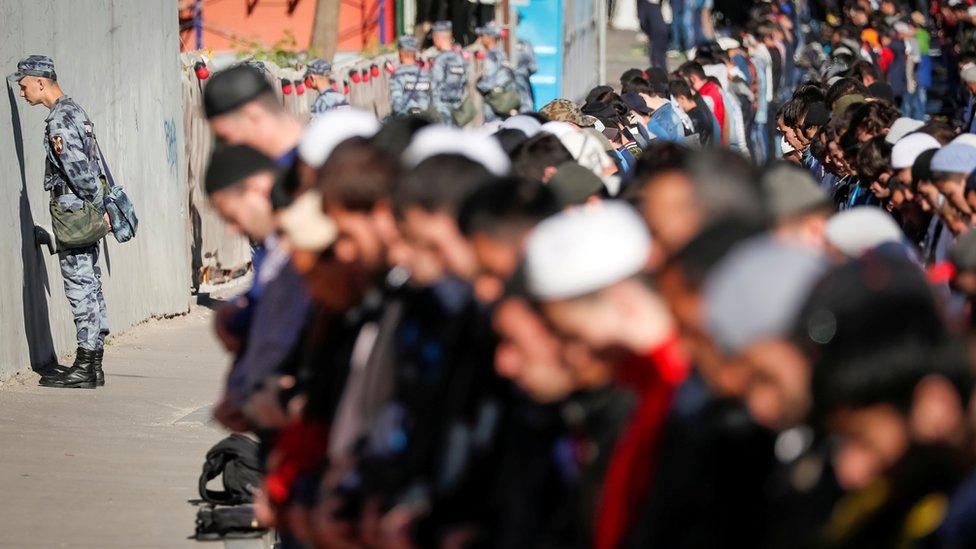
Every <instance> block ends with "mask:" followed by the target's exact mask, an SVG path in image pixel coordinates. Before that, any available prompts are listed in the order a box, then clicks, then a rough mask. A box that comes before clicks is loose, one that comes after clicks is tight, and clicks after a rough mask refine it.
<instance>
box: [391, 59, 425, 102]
mask: <svg viewBox="0 0 976 549" xmlns="http://www.w3.org/2000/svg"><path fill="white" fill-rule="evenodd" d="M421 76H423V69H420V68H419V67H418V69H417V77H416V78H414V79H413V89H412V90H410V95H408V96H407V99H406V101H403V102H401V103H400V104H399V105H397V107H399V108H398V109H397V111H399V110H401V109H403V107H405V106H407V105H409V104H410V101H411V100H413V96H414V95H416V93H417V84H419V83H420V77H421Z"/></svg>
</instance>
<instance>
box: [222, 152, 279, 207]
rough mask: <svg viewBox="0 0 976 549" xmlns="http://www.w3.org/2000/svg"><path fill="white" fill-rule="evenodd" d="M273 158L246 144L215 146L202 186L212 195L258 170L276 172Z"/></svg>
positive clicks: (276, 168)
mask: <svg viewBox="0 0 976 549" xmlns="http://www.w3.org/2000/svg"><path fill="white" fill-rule="evenodd" d="M277 170H278V167H277V165H276V164H275V162H274V160H272V159H270V158H268V157H267V156H265V155H264V154H262V153H260V152H258V151H256V150H254V149H252V148H251V147H248V146H247V145H228V146H223V147H217V148H216V149H214V152H213V154H212V155H210V165H208V166H207V176H206V179H205V180H204V181H205V183H204V187H205V188H206V190H207V195H212V194H213V193H215V192H217V191H221V190H223V189H226V188H228V187H231V186H233V185H235V184H237V183H240V182H241V181H244V180H245V179H247V178H248V177H251V176H252V175H254V174H256V173H259V172H272V173H276V172H277Z"/></svg>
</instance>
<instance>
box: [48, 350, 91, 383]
mask: <svg viewBox="0 0 976 549" xmlns="http://www.w3.org/2000/svg"><path fill="white" fill-rule="evenodd" d="M103 356H105V349H99V350H97V351H94V355H93V357H92V370H94V371H95V385H96V386H98V387H102V386H104V385H105V372H103V371H102V357H103ZM72 368H74V365H72V366H61V365H58V366H55V367H54V368H52V369H51V370H50V371H48V372H46V373H44V374H42V375H41V378H42V379H48V380H50V379H54V378H59V377H64V375H65V374H67V373H68V372H69V371H70V370H71V369H72Z"/></svg>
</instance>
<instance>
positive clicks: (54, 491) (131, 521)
mask: <svg viewBox="0 0 976 549" xmlns="http://www.w3.org/2000/svg"><path fill="white" fill-rule="evenodd" d="M211 316H212V311H210V310H209V309H207V308H205V307H195V308H194V309H193V310H191V312H190V313H189V314H188V315H186V316H182V317H177V318H173V319H168V320H159V321H152V322H150V323H147V324H144V325H141V326H137V327H135V328H133V329H132V330H131V331H129V332H128V333H126V334H123V335H122V336H120V337H119V338H117V339H115V340H114V341H112V344H111V345H110V346H108V347H107V348H106V352H105V372H106V386H105V387H103V388H101V389H97V390H93V391H92V390H81V389H74V390H59V389H47V388H43V387H38V386H37V385H36V379H37V378H36V375H35V374H33V373H30V374H27V375H21V376H18V377H16V378H14V379H13V380H12V381H11V382H9V383H7V384H6V385H4V386H2V387H0V418H3V419H2V421H0V493H2V497H0V547H92V548H101V547H131V548H135V547H190V546H197V547H200V545H198V544H197V543H196V542H195V541H188V540H187V536H189V535H190V534H191V533H192V532H193V525H194V517H195V510H194V509H193V507H191V506H190V505H189V504H188V503H187V500H189V499H192V498H195V497H197V496H196V483H197V476H198V475H199V474H200V466H201V464H202V462H203V456H204V454H205V453H206V451H207V449H208V448H209V447H210V446H211V445H213V444H214V443H215V442H217V441H218V440H220V439H221V438H222V437H223V436H224V434H223V432H222V431H220V430H219V429H217V428H215V427H214V426H212V425H209V424H207V422H208V418H209V415H210V414H209V405H210V404H211V403H212V402H213V400H214V399H215V397H216V396H217V394H218V390H219V388H220V382H221V380H222V377H223V373H224V370H225V366H226V363H227V358H226V357H225V355H224V352H223V351H222V349H220V347H219V346H218V344H217V342H216V340H215V339H214V338H213V336H212V335H211V331H210V318H211ZM209 547H221V546H220V545H213V544H211V545H209Z"/></svg>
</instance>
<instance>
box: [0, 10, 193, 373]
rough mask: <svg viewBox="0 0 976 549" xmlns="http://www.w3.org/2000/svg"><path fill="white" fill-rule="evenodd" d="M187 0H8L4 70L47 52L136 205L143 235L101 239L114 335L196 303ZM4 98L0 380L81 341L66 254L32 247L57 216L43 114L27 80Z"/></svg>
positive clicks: (1, 54)
mask: <svg viewBox="0 0 976 549" xmlns="http://www.w3.org/2000/svg"><path fill="white" fill-rule="evenodd" d="M176 10H177V2H174V1H173V0H71V1H65V0H0V21H2V27H3V32H2V33H0V73H3V74H4V75H5V74H9V73H10V72H13V71H14V70H15V68H16V63H17V61H18V59H20V58H22V57H24V56H26V55H29V54H35V53H37V54H46V55H49V56H51V57H52V58H53V59H54V61H55V67H56V69H57V73H58V79H59V81H60V83H61V85H62V87H63V89H64V90H65V92H66V93H67V94H68V95H70V96H71V97H73V98H74V99H75V100H76V101H78V103H79V104H81V106H82V107H83V108H84V109H85V110H86V111H87V112H88V115H89V117H90V118H91V119H92V121H93V122H94V123H95V132H96V134H97V136H98V139H99V142H100V143H101V145H102V149H103V150H104V152H105V155H106V157H107V160H108V162H109V165H110V166H111V168H112V171H113V173H114V175H115V177H116V179H117V180H118V181H119V182H121V183H122V184H123V185H124V186H125V188H126V190H127V192H128V194H129V196H130V197H131V198H132V201H133V202H134V204H135V206H136V211H137V213H138V215H139V218H140V226H139V234H138V236H137V237H136V238H135V239H134V240H132V241H130V242H128V243H126V244H121V245H120V244H118V243H117V242H115V240H114V239H113V238H112V237H111V236H109V237H108V238H107V239H106V240H105V241H103V243H102V249H103V253H102V259H101V265H102V271H103V277H102V281H103V284H104V288H105V299H106V301H107V303H108V310H109V321H110V323H111V326H112V329H113V331H114V332H115V333H119V332H121V331H124V330H125V329H126V328H128V327H130V326H132V325H133V324H136V323H138V322H141V321H142V320H145V319H146V318H149V317H152V316H154V315H167V314H175V313H180V312H184V311H186V310H187V308H188V305H189V291H188V290H189V287H190V259H189V244H188V236H187V235H188V234H189V231H188V221H187V189H186V186H185V183H184V178H183V176H182V175H183V174H182V173H181V171H182V170H183V169H184V168H183V162H182V161H181V155H182V154H183V128H182V125H183V121H182V110H181V103H180V95H181V93H180V80H181V78H180V61H179V39H178V36H177V31H178V29H177V13H176ZM4 87H5V88H6V89H5V92H6V93H5V97H3V98H0V136H2V137H0V193H2V200H0V227H2V230H0V380H2V379H6V378H7V377H9V376H10V375H12V374H13V373H15V372H16V371H18V370H20V369H23V368H27V367H28V366H31V365H37V364H43V363H44V362H45V361H48V360H50V359H51V358H52V357H53V356H54V355H55V354H57V355H63V354H65V353H68V352H71V351H73V350H74V345H75V338H74V325H73V323H72V320H71V314H70V309H69V307H68V304H67V301H66V300H65V298H64V291H63V287H62V279H61V273H60V270H59V269H58V263H57V257H56V256H49V255H48V254H47V252H46V251H43V252H42V251H40V250H38V249H37V248H35V247H34V245H33V238H32V236H31V234H32V227H33V226H34V225H35V224H40V225H43V226H48V227H49V226H50V214H49V212H48V195H47V193H46V192H45V191H44V190H43V188H42V181H43V173H44V150H43V145H42V140H43V131H44V119H45V117H46V116H47V114H48V110H47V109H46V108H44V107H43V106H37V107H31V106H30V105H28V104H26V103H25V102H24V101H23V100H22V99H21V98H20V97H19V89H17V88H11V87H9V86H4Z"/></svg>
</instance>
